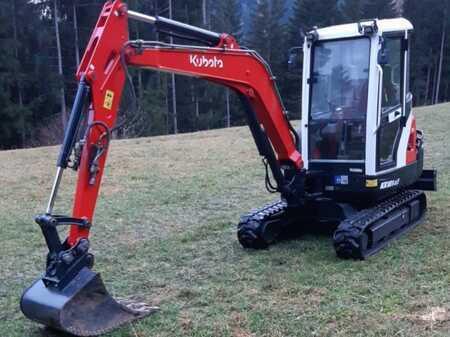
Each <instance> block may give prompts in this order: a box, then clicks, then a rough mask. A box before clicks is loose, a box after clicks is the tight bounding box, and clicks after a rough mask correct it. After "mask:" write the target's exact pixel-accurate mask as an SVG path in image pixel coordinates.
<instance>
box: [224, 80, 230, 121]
mask: <svg viewBox="0 0 450 337" xmlns="http://www.w3.org/2000/svg"><path fill="white" fill-rule="evenodd" d="M225 99H226V104H227V128H229V127H230V126H231V111H230V89H228V88H226V89H225Z"/></svg>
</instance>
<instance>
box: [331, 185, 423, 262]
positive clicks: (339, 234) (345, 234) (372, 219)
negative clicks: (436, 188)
mask: <svg viewBox="0 0 450 337" xmlns="http://www.w3.org/2000/svg"><path fill="white" fill-rule="evenodd" d="M420 198H425V194H424V192H423V191H419V190H406V191H403V192H400V193H398V194H396V195H395V196H393V197H390V198H388V199H387V200H385V201H383V202H381V203H380V204H378V205H376V206H374V207H372V208H368V209H364V210H362V211H360V212H358V213H357V214H355V215H354V216H352V217H350V218H348V219H346V220H344V221H342V222H341V223H340V225H339V226H338V228H337V229H336V231H335V232H334V235H333V239H334V247H335V249H336V254H337V255H338V256H339V257H341V258H353V259H364V258H366V257H368V256H369V255H373V254H375V253H376V252H377V251H379V250H380V249H381V248H383V247H384V246H385V245H386V244H387V243H388V242H389V241H391V240H393V239H394V238H396V237H397V236H398V235H395V234H394V235H392V236H389V237H388V238H387V239H385V240H383V241H381V242H377V243H376V246H374V247H369V248H368V249H367V250H365V251H364V250H363V247H362V246H363V245H362V244H361V242H362V241H363V235H364V233H365V231H366V230H367V229H368V228H370V226H372V225H373V224H374V223H376V222H377V221H378V220H380V219H381V218H383V217H384V216H386V215H388V214H389V213H392V212H394V211H395V210H397V209H400V208H402V207H404V206H406V205H408V204H409V203H410V202H411V201H413V200H415V199H420ZM424 213H425V209H422V210H421V215H420V217H419V219H418V220H417V221H414V222H413V223H410V224H408V226H406V228H404V229H403V230H402V231H401V233H399V234H402V233H404V232H405V231H406V230H408V229H411V228H413V227H414V226H415V225H416V224H417V223H418V222H419V221H420V220H421V219H422V217H423V214H424ZM391 234H392V233H391Z"/></svg>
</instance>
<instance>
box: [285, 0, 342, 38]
mask: <svg viewBox="0 0 450 337" xmlns="http://www.w3.org/2000/svg"><path fill="white" fill-rule="evenodd" d="M293 13H294V14H293V15H292V18H291V21H290V27H291V28H290V33H291V38H294V39H296V40H298V36H299V31H300V30H303V32H307V31H309V30H311V29H312V27H314V26H318V27H326V26H330V25H334V24H337V23H339V22H340V21H341V19H340V17H339V12H338V0H321V1H317V0H296V1H295V2H294V8H293Z"/></svg>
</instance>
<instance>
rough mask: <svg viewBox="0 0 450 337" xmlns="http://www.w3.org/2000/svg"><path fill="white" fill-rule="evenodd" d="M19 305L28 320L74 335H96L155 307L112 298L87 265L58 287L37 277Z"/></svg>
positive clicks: (140, 316)
mask: <svg viewBox="0 0 450 337" xmlns="http://www.w3.org/2000/svg"><path fill="white" fill-rule="evenodd" d="M20 306H21V309H22V312H23V313H24V314H25V316H27V317H28V318H29V319H32V320H34V321H37V322H39V323H42V324H44V325H46V326H48V327H52V328H55V329H58V330H61V331H64V332H68V333H70V334H73V335H76V336H98V335H101V334H104V333H106V332H109V331H111V330H114V329H115V328H117V327H119V326H120V325H123V324H126V323H130V322H132V321H135V320H137V319H140V318H143V317H146V316H148V315H150V314H152V313H154V312H155V311H157V310H158V308H157V307H151V306H148V305H147V304H145V303H140V302H133V301H128V300H127V301H125V300H119V301H116V300H114V299H113V298H112V297H111V295H110V294H109V293H108V291H107V290H106V288H105V285H104V284H103V281H102V279H101V277H100V275H99V274H98V273H95V272H93V271H91V270H90V269H89V268H87V267H85V268H83V269H81V270H80V272H79V273H78V275H77V276H75V277H74V278H73V279H72V280H71V281H70V282H69V283H68V284H67V285H66V286H65V287H64V288H63V289H61V290H59V289H57V288H52V287H48V286H46V285H45V283H44V281H43V280H42V279H39V280H37V281H36V282H35V283H34V284H33V285H31V287H30V288H28V289H27V290H26V291H25V292H24V294H23V295H22V298H21V301H20Z"/></svg>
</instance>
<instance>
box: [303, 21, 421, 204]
mask: <svg viewBox="0 0 450 337" xmlns="http://www.w3.org/2000/svg"><path fill="white" fill-rule="evenodd" d="M412 30H413V26H412V24H411V23H410V22H409V21H407V20H406V19H403V18H399V19H386V20H368V21H362V22H359V23H357V24H347V25H340V26H334V27H328V28H322V29H315V30H313V31H311V32H309V33H308V34H307V35H306V37H305V42H304V47H303V51H304V67H303V101H302V104H303V105H302V111H303V114H304V117H303V119H302V123H301V134H302V155H303V157H304V161H305V168H306V169H308V170H312V171H322V172H326V174H324V176H323V177H321V179H322V178H325V180H326V184H325V186H324V189H325V190H326V191H327V192H328V194H335V195H339V194H340V195H345V194H350V195H351V198H354V197H355V194H359V195H360V196H364V197H366V196H372V197H378V196H380V195H382V194H383V192H386V191H387V190H390V189H398V188H400V187H404V186H409V185H411V184H412V183H413V182H415V181H417V180H418V179H419V178H420V176H421V174H422V167H423V159H422V149H421V147H420V146H416V140H417V135H416V133H417V131H416V128H415V117H414V116H413V114H412V113H411V106H412V94H411V93H410V92H409V51H408V46H409V35H410V34H411V31H412Z"/></svg>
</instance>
